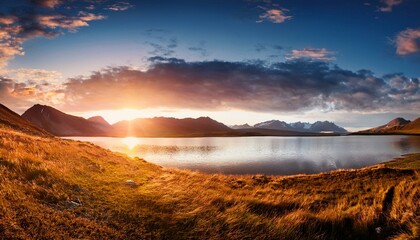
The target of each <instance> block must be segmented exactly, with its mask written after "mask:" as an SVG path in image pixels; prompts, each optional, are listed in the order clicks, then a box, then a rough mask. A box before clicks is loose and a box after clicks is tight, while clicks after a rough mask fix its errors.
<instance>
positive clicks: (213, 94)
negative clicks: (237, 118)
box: [59, 57, 420, 112]
mask: <svg viewBox="0 0 420 240" xmlns="http://www.w3.org/2000/svg"><path fill="white" fill-rule="evenodd" d="M150 61H151V67H150V68H149V69H148V70H146V71H139V70H135V69H132V68H128V67H117V68H109V69H106V70H103V71H100V72H95V73H94V74H93V75H91V76H90V77H87V78H86V77H81V78H73V79H69V80H68V81H67V82H66V83H65V84H64V86H65V87H64V88H63V89H61V90H60V91H59V93H60V94H62V99H63V101H62V108H63V109H65V110H68V111H89V110H98V109H121V108H122V107H126V108H138V109H142V108H155V107H163V108H173V109H177V108H178V109H202V110H232V109H236V110H247V111H255V112H298V111H299V112H302V111H303V112H305V111H312V110H316V111H324V112H328V111H361V112H373V111H393V110H394V111H395V110H398V111H418V109H419V108H420V94H419V80H420V79H419V78H408V77H406V76H404V75H402V74H392V75H386V76H384V77H375V76H374V75H373V74H372V73H371V72H370V71H359V72H353V71H348V70H344V69H341V68H339V67H338V66H335V65H331V64H329V63H327V62H325V61H304V60H301V59H297V60H293V61H286V62H282V63H276V64H272V65H268V66H267V65H266V64H264V63H263V62H225V61H217V60H214V61H203V62H186V61H185V60H183V59H176V58H165V57H154V58H151V59H150ZM109 99H112V101H109Z"/></svg>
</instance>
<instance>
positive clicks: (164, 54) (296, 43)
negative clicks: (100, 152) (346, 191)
mask: <svg viewBox="0 0 420 240" xmlns="http://www.w3.org/2000/svg"><path fill="white" fill-rule="evenodd" d="M419 10H420V1H419V0H370V1H369V0H365V1H359V0H354V1H336V0H312V1H303V0H281V1H274V0H224V1H222V0H200V1H196V0H195V1H194V0H171V1H169V0H138V1H118V0H117V1H115V0H67V1H65V0H15V1H5V0H4V1H1V5H0V103H2V104H4V105H6V106H8V107H9V108H11V109H12V110H14V111H16V112H18V113H23V112H24V111H25V110H26V109H27V108H29V107H31V106H32V105H34V104H36V103H39V104H45V105H50V106H52V107H55V108H57V109H59V110H62V111H64V112H67V113H70V114H75V115H79V116H83V117H91V116H94V115H102V116H103V117H104V118H105V119H106V120H108V121H109V122H111V123H114V122H117V121H120V120H123V119H133V118H137V117H154V116H166V117H178V118H183V117H200V116H209V117H211V118H213V119H215V120H218V121H221V122H223V123H225V124H228V125H233V124H244V123H248V124H255V123H258V122H262V121H267V120H272V119H278V120H283V121H286V122H296V121H303V122H314V121H317V120H328V121H333V122H335V123H336V124H338V125H340V126H343V127H345V128H347V129H349V130H358V129H363V128H367V127H373V126H377V125H381V124H384V123H386V122H388V121H389V120H391V119H392V118H395V117H400V116H401V117H405V118H407V119H411V120H413V119H414V118H416V117H418V116H419V114H418V113H419V112H420V111H419V110H420V94H419V81H420V14H418V13H419Z"/></svg>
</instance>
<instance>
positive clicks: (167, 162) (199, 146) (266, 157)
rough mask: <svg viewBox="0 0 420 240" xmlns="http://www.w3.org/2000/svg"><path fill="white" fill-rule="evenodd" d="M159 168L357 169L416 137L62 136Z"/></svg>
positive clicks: (409, 147) (417, 144)
mask: <svg viewBox="0 0 420 240" xmlns="http://www.w3.org/2000/svg"><path fill="white" fill-rule="evenodd" d="M67 139H73V140H80V141H89V142H92V143H94V144H97V145H99V146H101V147H104V148H107V149H110V150H112V151H117V152H122V153H126V154H127V155H129V156H132V157H134V156H137V157H140V158H143V159H145V160H146V161H148V162H152V163H155V164H158V165H161V166H164V167H169V168H180V169H191V170H199V171H201V172H206V173H224V174H269V175H290V174H299V173H319V172H324V171H330V170H335V169H350V168H362V167H365V166H369V165H374V164H377V163H381V162H385V161H389V160H391V159H392V158H394V157H398V156H400V155H402V154H407V153H415V152H420V136H396V135H392V136H338V137H206V138H110V137H68V138H67Z"/></svg>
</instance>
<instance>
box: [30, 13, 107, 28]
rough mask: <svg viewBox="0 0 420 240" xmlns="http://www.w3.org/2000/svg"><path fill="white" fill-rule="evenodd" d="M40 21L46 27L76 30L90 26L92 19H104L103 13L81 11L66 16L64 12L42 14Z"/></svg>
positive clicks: (39, 17)
mask: <svg viewBox="0 0 420 240" xmlns="http://www.w3.org/2000/svg"><path fill="white" fill-rule="evenodd" d="M37 18H38V19H37V21H38V23H39V24H40V25H41V26H43V27H46V28H50V29H56V28H62V29H67V30H70V31H76V30H77V29H78V28H80V27H86V26H89V23H88V22H90V21H94V20H102V19H104V18H105V16H103V15H96V14H93V13H86V12H79V14H78V15H77V16H66V15H62V14H53V15H40V16H37Z"/></svg>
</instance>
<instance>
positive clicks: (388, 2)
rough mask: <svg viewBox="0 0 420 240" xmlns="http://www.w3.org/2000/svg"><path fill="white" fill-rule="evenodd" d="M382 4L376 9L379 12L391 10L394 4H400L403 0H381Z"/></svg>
mask: <svg viewBox="0 0 420 240" xmlns="http://www.w3.org/2000/svg"><path fill="white" fill-rule="evenodd" d="M381 2H382V3H383V5H384V6H382V7H380V8H379V9H378V10H379V11H380V12H392V8H393V7H394V6H397V5H400V4H401V3H402V2H403V0H382V1H381Z"/></svg>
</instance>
